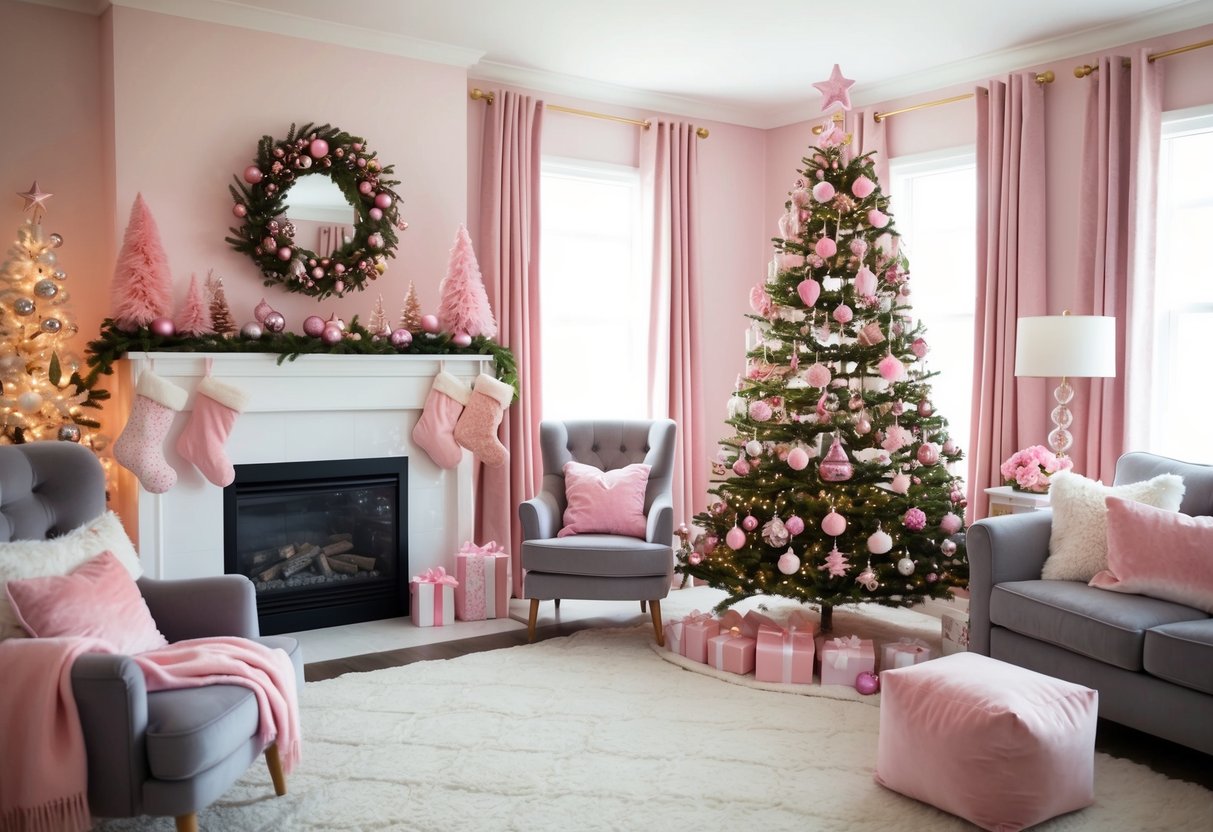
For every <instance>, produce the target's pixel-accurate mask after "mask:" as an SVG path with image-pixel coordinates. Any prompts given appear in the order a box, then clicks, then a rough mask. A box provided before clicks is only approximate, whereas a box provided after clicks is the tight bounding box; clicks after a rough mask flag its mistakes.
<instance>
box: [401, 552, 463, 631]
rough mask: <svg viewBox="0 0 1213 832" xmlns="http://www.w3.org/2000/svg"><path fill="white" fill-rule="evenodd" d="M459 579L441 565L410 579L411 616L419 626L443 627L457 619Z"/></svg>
mask: <svg viewBox="0 0 1213 832" xmlns="http://www.w3.org/2000/svg"><path fill="white" fill-rule="evenodd" d="M458 584H459V581H458V580H457V579H456V578H455V576H454V575H448V574H447V571H446V570H445V569H443V568H442V567H441V566H437V567H434V568H433V569H427V570H426V571H425V574H422V575H415V576H413V580H411V581H409V592H410V593H411V594H412V596H413V597H412V603H411V604H409V618H411V619H412V620H413V623H414V624H416V625H417V626H418V627H442V626H445V625H447V624H450V623H451V622H453V621H454V620H455V587H456V586H457V585H458Z"/></svg>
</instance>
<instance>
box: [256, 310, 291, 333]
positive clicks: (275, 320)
mask: <svg viewBox="0 0 1213 832" xmlns="http://www.w3.org/2000/svg"><path fill="white" fill-rule="evenodd" d="M261 323H262V325H263V326H265V328H266V330H267V331H269V332H282V330H284V329H286V318H284V317H283V315H282V313H281V312H270V313H269V314H268V315H266V316H265V320H264V321H262V322H261Z"/></svg>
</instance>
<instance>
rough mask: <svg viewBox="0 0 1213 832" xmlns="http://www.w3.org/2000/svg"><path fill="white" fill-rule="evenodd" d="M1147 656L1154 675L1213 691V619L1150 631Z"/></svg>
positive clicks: (1149, 670)
mask: <svg viewBox="0 0 1213 832" xmlns="http://www.w3.org/2000/svg"><path fill="white" fill-rule="evenodd" d="M1143 658H1144V664H1145V668H1146V672H1147V673H1149V674H1150V675H1152V676H1157V677H1158V678H1160V679H1166V680H1167V681H1168V682H1174V683H1175V684H1177V685H1183V686H1184V687H1186V688H1192V689H1193V690H1198V691H1200V692H1201V693H1210V694H1213V618H1205V619H1203V620H1201V621H1180V622H1178V623H1176V624H1164V625H1162V626H1161V627H1155V628H1154V629H1152V630H1149V631H1147V632H1146V649H1145V652H1144V653H1143Z"/></svg>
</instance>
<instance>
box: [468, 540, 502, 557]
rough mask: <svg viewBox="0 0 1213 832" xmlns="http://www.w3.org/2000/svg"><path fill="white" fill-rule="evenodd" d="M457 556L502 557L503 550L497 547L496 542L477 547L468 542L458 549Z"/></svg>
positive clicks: (491, 541)
mask: <svg viewBox="0 0 1213 832" xmlns="http://www.w3.org/2000/svg"><path fill="white" fill-rule="evenodd" d="M459 554H461V555H484V556H486V557H496V556H497V555H504V554H505V549H504V548H502V547H501V546H499V545H498V544H497V541H496V540H490V541H489V542H488V543H484V544H482V545H480V546H477V545H476V544H475V543H473V542H472V541H470V540H469V541H467V542H466V543H464V544H463V545H462V546H460V547H459Z"/></svg>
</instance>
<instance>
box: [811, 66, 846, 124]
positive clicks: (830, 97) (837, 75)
mask: <svg viewBox="0 0 1213 832" xmlns="http://www.w3.org/2000/svg"><path fill="white" fill-rule="evenodd" d="M813 86H814V87H816V88H817V89H818V90H820V91H821V95H822V99H821V111H822V112H823V113H828V112H829V111H830V109H831V108H832V107H833V106H834V105H835V104H837V105H839V106H840V107H841V108H842V109H843V110H849V109H851V93H850V89H851V87H853V86H855V82H854V81H852V80H851V79H850V78H844V77H843V75H842V70H841V69H839V68H838V64H834V69H833V70H831V72H830V77H829V78H828V79H826V80H825V81H817V82H816V83H814V84H813Z"/></svg>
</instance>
